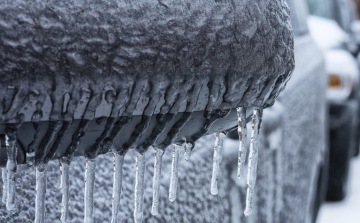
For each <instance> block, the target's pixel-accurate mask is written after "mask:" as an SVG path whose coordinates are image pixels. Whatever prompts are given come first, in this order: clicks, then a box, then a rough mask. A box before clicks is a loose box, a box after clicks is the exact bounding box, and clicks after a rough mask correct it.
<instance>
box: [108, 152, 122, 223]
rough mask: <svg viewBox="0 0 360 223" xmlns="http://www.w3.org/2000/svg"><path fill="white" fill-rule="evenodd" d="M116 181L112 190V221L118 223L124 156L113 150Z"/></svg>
mask: <svg viewBox="0 0 360 223" xmlns="http://www.w3.org/2000/svg"><path fill="white" fill-rule="evenodd" d="M113 164H114V183H113V192H112V207H111V223H116V222H117V221H116V216H117V214H118V212H119V208H120V198H121V190H122V188H121V186H122V178H123V165H124V156H122V155H119V154H118V153H116V152H113Z"/></svg>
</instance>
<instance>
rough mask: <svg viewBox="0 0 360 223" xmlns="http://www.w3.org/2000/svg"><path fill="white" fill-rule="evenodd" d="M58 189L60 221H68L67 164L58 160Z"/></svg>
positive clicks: (63, 222) (64, 222)
mask: <svg viewBox="0 0 360 223" xmlns="http://www.w3.org/2000/svg"><path fill="white" fill-rule="evenodd" d="M60 190H61V193H62V198H61V217H60V220H61V222H62V223H66V222H68V216H69V164H68V163H66V162H61V161H60Z"/></svg>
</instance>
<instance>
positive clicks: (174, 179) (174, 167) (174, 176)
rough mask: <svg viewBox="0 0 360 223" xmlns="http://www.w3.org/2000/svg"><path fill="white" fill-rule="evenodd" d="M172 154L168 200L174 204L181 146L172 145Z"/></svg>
mask: <svg viewBox="0 0 360 223" xmlns="http://www.w3.org/2000/svg"><path fill="white" fill-rule="evenodd" d="M173 146H174V148H173V154H172V164H171V177H170V189H169V200H170V201H171V202H174V201H175V199H176V191H177V184H178V165H179V155H180V150H181V146H179V145H175V144H174V145H173Z"/></svg>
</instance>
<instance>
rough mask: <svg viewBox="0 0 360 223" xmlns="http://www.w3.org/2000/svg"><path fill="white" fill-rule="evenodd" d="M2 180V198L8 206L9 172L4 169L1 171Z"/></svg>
mask: <svg viewBox="0 0 360 223" xmlns="http://www.w3.org/2000/svg"><path fill="white" fill-rule="evenodd" d="M1 180H2V184H3V186H2V197H1V201H2V202H3V203H4V204H6V194H7V182H6V180H7V172H6V168H2V169H1Z"/></svg>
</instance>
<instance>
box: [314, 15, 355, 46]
mask: <svg viewBox="0 0 360 223" xmlns="http://www.w3.org/2000/svg"><path fill="white" fill-rule="evenodd" d="M308 26H309V31H310V35H311V36H312V37H313V39H314V41H315V43H316V44H317V46H319V47H320V48H321V49H322V50H329V49H334V48H340V47H341V45H342V44H343V43H344V42H346V41H347V38H348V35H347V34H346V33H345V31H343V30H342V29H341V28H340V26H339V25H338V24H337V23H336V22H335V21H334V20H331V19H326V18H322V17H318V16H308Z"/></svg>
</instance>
